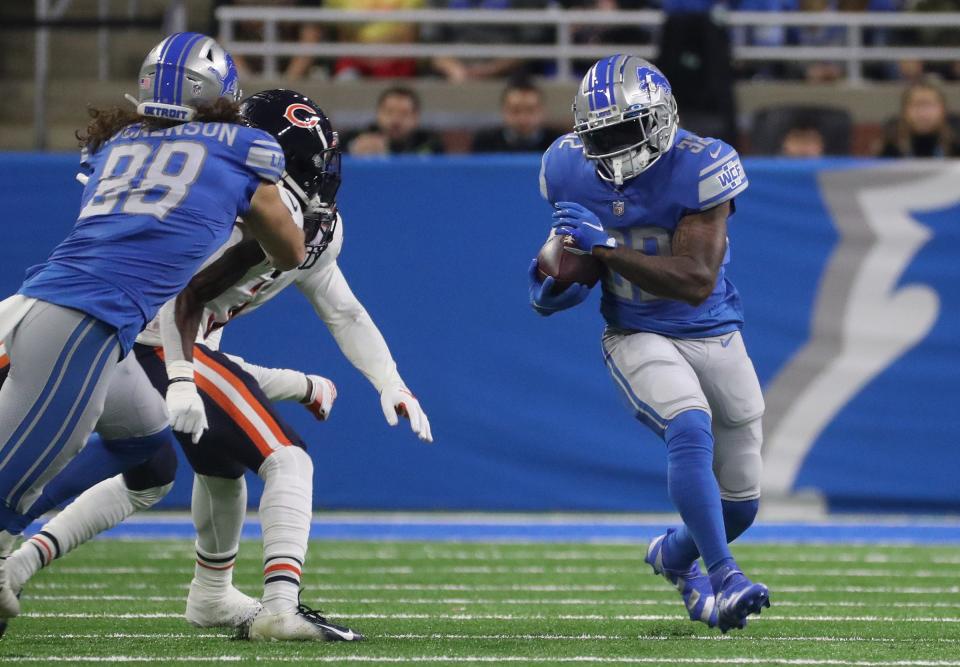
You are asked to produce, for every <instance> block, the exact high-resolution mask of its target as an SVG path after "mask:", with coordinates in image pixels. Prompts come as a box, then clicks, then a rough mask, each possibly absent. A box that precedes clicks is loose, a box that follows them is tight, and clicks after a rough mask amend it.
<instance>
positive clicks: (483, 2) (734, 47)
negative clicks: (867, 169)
mask: <svg viewBox="0 0 960 667" xmlns="http://www.w3.org/2000/svg"><path fill="white" fill-rule="evenodd" d="M31 4H32V3H6V4H5V6H4V7H2V8H0V14H2V15H4V16H5V17H6V19H7V20H5V23H6V24H7V29H6V30H5V31H4V40H3V43H2V45H0V74H2V76H3V78H4V79H5V81H6V82H7V91H8V94H9V95H10V96H11V98H12V103H11V104H7V105H4V107H3V108H2V109H0V127H2V130H0V132H2V136H0V148H6V149H27V148H31V147H33V146H34V145H35V138H34V132H33V130H32V128H33V124H34V121H35V118H36V110H35V108H34V107H35V104H36V98H37V94H36V86H35V82H34V74H35V69H34V56H35V49H34V46H35V41H34V33H33V30H32V29H33V27H34V24H33V23H32V19H33V16H32V15H33V7H31V6H30V5H31ZM98 4H104V3H93V2H74V3H71V4H70V5H69V6H68V8H67V11H66V13H65V14H64V16H62V17H61V20H65V21H67V22H68V27H65V28H58V29H56V30H54V31H52V32H51V35H52V37H51V40H50V44H49V56H50V57H49V64H50V66H49V77H50V81H51V82H52V84H51V85H48V86H47V87H46V88H47V91H46V96H47V104H46V107H47V111H46V114H45V115H46V120H47V125H48V144H47V145H48V146H49V147H51V148H55V149H63V150H66V149H70V148H72V147H73V132H74V130H75V129H76V127H77V126H78V125H79V124H80V123H82V118H80V117H78V113H77V111H78V107H79V104H78V101H79V100H82V101H83V102H82V103H91V104H94V105H102V104H111V103H114V102H117V101H118V100H116V99H115V96H116V93H115V90H116V88H117V85H116V84H117V82H118V81H124V80H126V81H129V80H130V79H129V77H130V73H131V72H133V71H135V68H136V67H137V65H138V62H139V59H140V58H141V57H142V55H141V53H142V45H143V43H145V42H149V41H152V40H153V39H154V37H155V35H156V34H158V33H159V32H160V31H161V29H162V27H164V21H167V22H169V20H170V19H171V14H172V12H171V7H172V6H174V5H180V8H181V9H182V12H183V17H184V18H185V23H186V25H187V27H189V28H190V29H195V30H206V31H210V32H213V33H218V32H219V33H221V36H223V35H222V33H223V32H224V30H225V26H226V25H228V24H229V27H228V28H227V29H228V30H229V33H230V34H229V37H230V38H232V39H233V40H235V41H236V42H238V43H240V44H242V45H245V46H246V47H248V48H247V49H246V51H250V50H253V51H256V50H257V48H259V47H263V46H264V45H269V44H274V45H275V46H276V45H279V47H278V48H280V47H282V48H281V51H282V49H283V48H285V49H287V50H290V49H293V50H296V49H297V48H301V47H302V48H307V47H315V48H336V47H338V46H339V47H349V46H350V45H351V44H355V45H357V44H358V45H359V46H360V47H363V48H367V49H370V48H376V47H381V46H383V45H388V46H392V47H396V46H401V47H403V46H404V45H407V46H409V45H413V46H419V47H424V48H428V50H429V48H432V47H434V46H437V47H451V46H457V45H460V46H462V45H463V44H472V45H484V44H486V45H488V46H490V45H492V46H496V45H518V44H520V45H525V46H532V47H534V48H536V47H537V45H541V49H542V50H543V52H544V53H547V52H548V51H549V49H552V48H554V46H553V45H554V42H555V41H556V40H557V39H558V36H557V34H556V32H557V30H559V29H560V26H562V25H565V24H563V23H562V22H560V23H557V24H556V25H553V24H548V23H544V24H519V25H507V24H496V23H494V24H484V25H471V24H467V23H463V22H455V23H450V24H442V23H420V24H417V23H411V22H408V23H394V22H366V23H363V22H359V23H358V22H338V21H337V20H334V19H331V18H330V17H329V16H326V17H325V18H324V20H325V21H326V22H325V23H324V22H316V23H312V22H306V21H301V20H296V21H291V20H286V19H284V18H283V16H280V18H279V19H278V21H277V22H275V23H273V24H272V25H268V24H267V23H265V22H264V21H262V20H261V21H256V20H248V19H242V18H239V19H233V18H229V16H228V15H225V14H223V12H224V11H230V10H237V9H240V10H251V11H261V12H266V13H267V15H270V16H273V15H275V14H276V13H277V12H279V11H280V10H281V8H284V9H290V8H293V9H296V10H310V11H313V10H318V9H320V10H331V9H333V10H341V11H358V10H359V11H363V10H370V9H372V8H374V7H375V8H376V9H377V10H382V11H386V12H391V11H404V10H409V9H417V10H421V9H455V10H462V9H477V10H489V11H488V12H487V13H488V14H496V13H497V12H498V11H500V10H503V9H510V10H541V11H542V12H543V13H544V16H547V15H549V16H554V15H555V14H556V13H557V10H559V9H562V10H568V11H575V12H580V14H578V15H577V16H580V17H585V18H579V19H578V20H581V21H590V20H591V19H590V17H591V16H603V15H604V14H605V13H609V12H611V11H615V10H649V11H646V12H641V13H640V14H638V16H640V17H641V18H640V19H638V22H637V25H635V26H631V25H629V24H628V25H624V24H622V23H621V24H617V25H614V26H609V25H607V26H604V25H600V24H592V23H589V22H587V23H585V24H584V25H577V24H571V25H569V26H568V27H569V31H568V36H569V38H570V40H571V41H572V45H573V48H588V49H589V48H599V49H604V48H607V45H611V44H615V45H619V46H623V47H626V48H631V47H632V48H634V50H635V51H637V52H639V53H649V54H650V55H651V57H655V56H656V58H655V59H656V60H657V61H658V63H659V64H660V66H661V67H662V68H664V69H665V71H666V73H667V74H668V77H669V78H670V79H671V81H672V82H673V83H674V88H675V92H676V94H677V97H678V99H679V102H680V107H681V114H682V119H683V122H684V124H685V125H686V126H688V127H690V129H693V130H695V131H698V132H700V133H702V134H708V135H712V136H720V137H723V138H726V139H728V140H731V141H734V142H735V143H737V145H738V147H739V148H740V149H741V151H742V152H744V153H748V154H757V155H778V154H782V155H787V156H795V157H800V156H807V157H810V156H817V155H859V156H868V155H881V154H882V155H887V156H892V155H908V156H910V155H913V156H924V155H936V156H940V155H947V156H949V155H953V154H954V153H955V151H954V149H955V146H954V143H955V142H954V139H953V137H954V136H955V132H954V125H955V123H954V122H953V120H952V119H953V118H954V117H953V115H952V111H953V110H955V109H957V108H960V84H958V83H956V80H957V78H958V74H960V68H958V66H957V62H952V61H948V60H944V59H943V58H938V59H935V60H932V61H930V62H923V61H920V60H916V59H902V60H890V61H884V62H867V61H864V62H863V63H860V64H859V65H857V79H856V80H855V81H854V80H852V79H850V76H851V73H852V72H853V70H847V69H846V68H847V67H848V65H849V63H845V62H843V61H837V60H823V61H816V60H810V59H809V58H806V57H805V56H804V57H803V58H801V59H799V60H796V61H793V62H791V61H784V60H783V57H784V56H783V55H777V54H778V53H780V52H781V51H782V50H783V49H790V48H793V49H797V48H800V49H803V48H805V47H810V48H815V49H825V51H824V52H828V51H829V50H830V49H831V48H834V47H837V45H842V44H844V43H845V42H846V41H848V39H849V31H850V30H852V28H850V27H849V26H847V27H844V26H842V25H833V26H831V25H829V24H826V23H823V21H825V20H826V19H823V20H821V21H820V22H821V23H823V24H822V25H814V26H790V25H786V26H784V25H781V26H777V25H764V24H763V22H762V16H761V18H760V19H751V20H755V21H760V24H758V25H745V24H744V23H743V21H742V20H737V19H735V18H734V19H731V18H730V17H736V16H741V17H743V16H748V17H749V16H753V17H756V16H758V14H762V13H763V12H786V13H788V14H789V15H791V16H792V15H793V14H796V15H797V16H810V15H813V14H817V15H819V16H820V17H823V16H829V15H830V13H831V12H836V11H841V12H845V14H844V15H843V16H846V17H849V16H851V14H850V12H860V13H863V14H866V15H868V16H875V15H880V14H883V15H884V16H886V17H888V18H889V17H890V16H894V15H896V14H899V15H901V16H917V15H921V14H922V13H923V12H929V11H949V10H950V9H952V8H953V5H955V4H956V5H957V6H958V7H960V3H950V2H933V1H931V0H919V1H915V2H904V1H902V0H872V1H870V2H866V1H858V2H842V1H841V2H830V3H828V2H814V1H803V2H798V1H796V0H789V1H786V2H784V1H780V0H740V1H736V2H730V3H726V4H720V3H715V2H710V1H707V0H704V1H701V2H695V1H691V0H686V1H674V0H662V1H657V0H654V1H649V2H648V1H645V0H619V1H617V0H564V1H563V2H559V3H557V2H544V1H542V0H509V1H507V0H503V1H492V0H477V1H473V0H427V1H425V0H395V1H392V2H387V3H383V2H378V3H375V5H374V4H372V3H370V2H366V1H365V0H327V1H326V2H324V1H323V0H299V1H294V0H232V1H229V2H227V1H222V0H212V1H209V0H208V1H200V2H189V3H168V2H162V1H158V0H153V1H151V0H145V1H141V2H133V3H131V2H119V1H117V2H112V3H105V4H106V6H107V10H108V11H107V15H106V16H107V19H108V23H110V24H111V27H110V28H109V29H108V30H106V31H100V30H97V29H96V27H95V24H96V21H97V20H98V15H97V7H98ZM258 8H259V9H258ZM720 8H723V10H724V12H725V13H721V12H720V11H719V9H720ZM744 12H746V13H744ZM452 13H454V14H455V13H456V12H452ZM277 15H278V14H277ZM225 16H228V19H227V20H226V23H225V22H224V21H225V19H224V17H225ZM278 16H279V15H278ZM778 16H779V15H778ZM101 18H102V17H101ZM838 20H839V19H838ZM847 20H848V19H844V21H847ZM124 21H128V23H124ZM651 26H652V27H651ZM955 33H956V31H953V32H952V33H951V31H950V30H949V29H947V28H931V27H921V28H916V27H914V28H902V27H900V28H898V27H895V26H891V27H883V28H877V27H865V28H864V29H863V30H862V31H861V32H860V38H861V39H862V42H863V45H864V46H865V47H868V48H876V47H906V46H910V47H922V48H927V47H936V48H949V47H951V46H952V45H953V44H954V42H956V40H955V39H954V37H953V36H952V34H955ZM103 43H106V44H108V45H109V49H108V52H107V55H105V56H103V58H102V59H101V62H97V61H96V60H94V59H91V58H81V59H78V58H72V57H71V54H75V53H78V52H83V53H91V52H93V51H94V49H93V48H92V47H94V46H96V45H98V44H103ZM250 45H253V47H251V46H250ZM320 45H322V46H320ZM750 49H766V51H764V53H769V54H771V57H770V58H769V59H768V60H762V59H757V57H756V53H759V52H757V51H750ZM232 50H234V52H235V53H237V52H238V51H239V52H241V53H243V52H245V49H244V48H242V47H241V48H234V49H232ZM348 50H349V49H348ZM441 51H442V49H441ZM443 53H446V51H443ZM731 53H733V56H734V57H733V58H732V63H733V64H732V66H731V67H723V68H719V69H718V68H717V67H716V66H715V65H712V64H711V63H716V62H725V61H730V54H731ZM783 53H786V51H783ZM790 53H793V52H790ZM798 53H800V52H799V51H798ZM725 54H726V55H725ZM743 54H746V55H745V56H744V57H745V59H738V56H740V55H743ZM238 60H239V61H240V63H241V65H242V66H243V68H244V69H245V78H244V82H245V88H246V89H247V90H248V91H249V90H254V89H261V88H269V87H276V86H294V85H295V86H296V87H297V88H298V89H300V90H303V91H304V92H306V93H307V94H309V95H311V96H313V97H314V98H315V99H317V100H319V101H320V102H321V104H323V105H324V106H325V107H326V108H327V109H328V111H329V113H330V115H331V117H332V118H333V120H334V122H335V123H336V125H337V127H338V129H340V130H341V132H342V133H344V134H347V135H349V136H350V138H355V137H356V136H357V135H366V138H364V139H362V140H361V142H360V145H359V150H357V149H356V148H354V149H353V150H352V152H354V153H370V152H377V151H378V150H389V151H393V152H410V151H412V152H417V151H419V150H421V149H422V148H423V146H421V145H420V144H419V143H418V142H408V141H406V142H397V141H393V142H386V143H387V144H391V143H392V145H389V146H388V145H385V144H384V142H382V141H380V142H374V143H375V144H376V146H380V148H379V149H376V146H373V145H372V144H371V142H370V141H369V137H370V135H371V132H370V130H373V129H375V128H374V127H373V125H374V124H375V119H376V116H377V101H378V99H379V98H380V96H381V93H383V91H384V90H385V89H387V88H389V87H391V86H394V85H398V84H399V85H400V86H401V87H402V88H405V89H409V91H410V92H411V93H412V94H413V96H414V97H416V98H418V99H417V100H416V101H418V104H417V105H415V106H418V113H416V114H414V115H415V116H416V119H415V120H413V119H411V121H410V122H411V123H414V124H415V125H416V126H417V127H418V128H423V129H424V130H425V131H428V132H429V134H430V136H431V137H432V138H433V140H432V141H431V142H430V149H429V150H430V151H431V152H437V151H442V152H447V153H464V152H470V151H471V150H479V151H482V152H489V151H491V150H504V151H522V150H533V151H536V150H539V149H540V146H541V145H542V144H543V143H544V142H545V141H547V142H548V141H549V138H552V137H553V136H556V135H558V134H559V133H562V132H564V131H566V129H567V127H568V125H569V104H570V97H571V88H572V86H571V82H572V81H573V80H574V79H575V77H576V76H578V75H579V73H580V72H581V71H582V70H583V68H584V66H585V64H586V63H587V62H589V59H583V60H579V59H573V60H571V61H570V70H569V72H564V71H562V67H561V68H558V65H557V62H560V61H559V60H558V61H557V62H554V61H552V60H544V59H543V58H539V57H538V58H531V59H516V58H500V59H497V58H459V57H452V56H446V55H443V56H441V55H434V56H432V57H426V56H425V57H419V58H405V57H404V58H384V57H379V58H362V57H356V56H353V55H345V56H341V57H308V56H293V57H284V56H282V55H279V56H273V57H270V56H268V57H258V56H256V55H239V56H238ZM958 62H960V61H958ZM565 73H566V74H568V76H564V74H565ZM104 75H106V76H104ZM104 79H105V80H104ZM917 83H925V84H929V85H925V86H923V87H922V89H918V90H917V91H915V92H916V95H914V94H913V93H911V95H910V98H911V100H910V102H911V103H912V106H911V105H910V104H907V100H906V91H907V89H908V88H909V87H910V86H912V85H914V84H917ZM514 84H516V85H518V86H519V88H521V89H524V90H526V93H520V92H517V93H516V94H513V95H510V94H507V90H508V88H510V87H511V86H513V85H514ZM405 94H406V93H405ZM914 97H917V100H914V99H913V98H914ZM407 99H408V100H409V101H410V102H411V103H412V102H413V101H414V98H413V97H410V96H409V95H408V98H407ZM904 109H908V111H907V113H906V114H904V113H903V111H904ZM909 109H914V111H910V110H909ZM916 109H920V111H915V110H916ZM916 113H919V114H921V115H923V114H925V117H924V118H923V119H922V120H917V119H916V118H914V116H915V115H916ZM361 130H367V132H361ZM504 131H506V133H507V134H510V135H511V136H513V137H519V138H518V139H517V140H516V141H513V142H503V141H502V139H497V140H495V141H493V143H491V137H494V136H502V135H503V133H504ZM478 133H479V134H480V135H481V140H480V141H477V140H475V135H477V134H478ZM914 136H917V137H919V138H918V139H913V138H912V137H914ZM785 140H786V142H785ZM894 146H896V150H894ZM374 149H376V150H374Z"/></svg>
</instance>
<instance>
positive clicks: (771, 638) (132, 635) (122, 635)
mask: <svg viewBox="0 0 960 667" xmlns="http://www.w3.org/2000/svg"><path fill="white" fill-rule="evenodd" d="M232 636H233V635H232V634H229V633H220V634H217V633H203V634H193V633H184V632H152V633H151V632H108V633H105V632H86V633H69V634H30V638H31V639H227V638H230V637H232ZM369 637H370V638H371V639H373V638H379V639H400V640H404V639H411V640H415V639H430V640H438V639H439V640H444V641H462V640H480V641H505V640H511V641H517V640H520V641H538V642H539V641H548V642H550V641H556V642H562V641H621V640H625V639H639V640H643V641H663V642H677V641H690V642H736V643H744V642H750V643H763V642H815V643H838V644H847V643H854V644H856V643H865V644H896V643H899V642H902V641H904V640H903V639H895V638H892V637H827V636H820V635H811V636H808V637H802V636H796V637H794V636H780V635H766V636H759V637H758V636H745V635H668V636H662V635H652V636H651V635H592V634H578V635H542V634H519V635H517V634H475V635H471V634H445V633H439V632H437V633H432V634H414V633H399V634H376V635H369ZM910 642H911V643H919V644H960V639H950V638H946V637H929V638H926V637H925V638H912V639H910Z"/></svg>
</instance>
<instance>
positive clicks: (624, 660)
mask: <svg viewBox="0 0 960 667" xmlns="http://www.w3.org/2000/svg"><path fill="white" fill-rule="evenodd" d="M227 661H229V662H247V661H250V662H254V661H257V662H260V661H262V662H304V661H309V662H313V663H317V662H322V663H347V662H350V663H371V664H387V663H391V664H393V663H401V664H411V663H412V664H424V663H442V662H453V663H471V662H473V663H478V662H479V663H504V662H522V663H538V664H561V663H581V664H583V663H586V664H591V663H593V664H620V665H657V664H684V665H812V666H814V665H823V666H826V665H839V666H841V667H846V666H851V667H960V661H955V660H830V659H814V658H749V657H746V656H743V657H733V658H678V657H674V656H664V657H651V656H643V657H626V656H624V657H609V656H591V655H577V656H562V657H550V658H542V657H531V656H521V655H503V656H465V655H422V656H407V657H401V656H364V655H311V656H310V657H309V658H305V657H303V656H239V655H219V656H176V657H171V656H160V655H158V656H129V655H111V656H31V657H26V656H9V657H6V656H0V662H80V663H85V662H157V663H163V662H227Z"/></svg>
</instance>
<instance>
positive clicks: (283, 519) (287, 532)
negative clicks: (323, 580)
mask: <svg viewBox="0 0 960 667" xmlns="http://www.w3.org/2000/svg"><path fill="white" fill-rule="evenodd" d="M257 473H258V474H259V475H260V477H262V478H263V481H264V482H265V486H264V489H263V496H262V497H261V498H260V526H261V529H262V531H263V606H264V608H265V609H266V610H267V611H268V612H270V613H273V614H278V613H283V612H287V611H292V610H294V609H296V607H297V603H298V602H299V599H300V576H301V573H302V570H303V561H304V558H305V557H306V555H307V541H308V540H309V538H310V516H311V508H312V503H313V462H312V461H311V460H310V456H309V455H308V454H307V453H306V452H305V451H304V450H303V449H301V448H300V447H296V446H292V445H291V446H288V447H282V448H281V449H279V450H277V451H275V452H274V453H273V454H271V455H270V456H268V457H267V459H266V461H264V462H263V465H261V466H260V470H258V471H257Z"/></svg>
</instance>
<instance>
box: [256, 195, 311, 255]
mask: <svg viewBox="0 0 960 667" xmlns="http://www.w3.org/2000/svg"><path fill="white" fill-rule="evenodd" d="M243 221H244V222H245V223H246V224H247V228H248V229H249V230H250V232H251V233H252V234H253V236H254V238H256V239H257V241H259V242H260V245H261V246H263V249H264V251H265V252H266V253H267V255H269V257H270V261H271V262H272V264H273V265H274V266H275V267H276V268H277V269H279V270H280V271H291V270H293V269H295V268H297V267H298V266H300V264H302V263H303V259H304V257H305V256H306V249H305V247H304V238H303V230H302V229H300V228H299V227H297V225H296V224H295V223H294V221H293V217H292V216H291V215H290V211H289V210H288V209H287V206H286V204H284V203H283V200H282V199H281V198H280V190H279V188H278V187H277V186H276V185H271V184H268V183H261V184H260V186H259V187H257V191H256V192H254V193H253V197H252V198H251V199H250V209H249V210H248V211H247V212H246V213H245V214H244V215H243Z"/></svg>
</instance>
